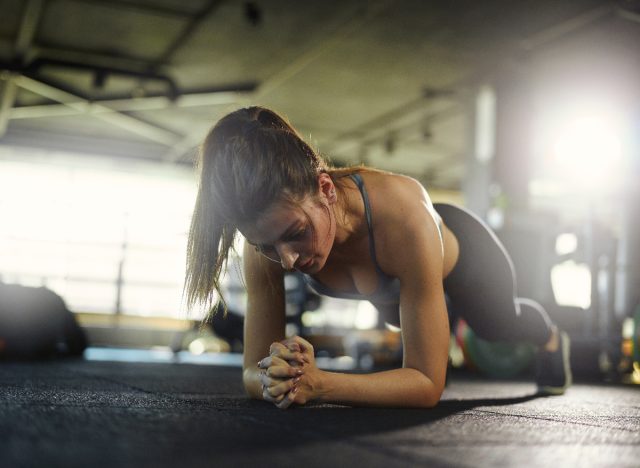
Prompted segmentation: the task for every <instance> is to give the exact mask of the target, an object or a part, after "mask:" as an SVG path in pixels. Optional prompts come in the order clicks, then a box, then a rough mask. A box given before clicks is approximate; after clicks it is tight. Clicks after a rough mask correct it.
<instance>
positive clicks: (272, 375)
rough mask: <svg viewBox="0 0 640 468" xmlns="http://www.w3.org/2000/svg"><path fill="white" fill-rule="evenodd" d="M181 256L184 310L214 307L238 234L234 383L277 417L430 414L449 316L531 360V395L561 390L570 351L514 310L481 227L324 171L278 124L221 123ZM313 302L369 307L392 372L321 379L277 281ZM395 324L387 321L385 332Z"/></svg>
mask: <svg viewBox="0 0 640 468" xmlns="http://www.w3.org/2000/svg"><path fill="white" fill-rule="evenodd" d="M199 166H200V167H199V169H200V184H199V190H198V196H197V201H196V205H195V210H194V214H193V219H192V224H191V230H190V235H189V243H188V261H187V279H186V284H185V288H186V292H187V302H188V305H189V306H192V305H194V304H196V303H198V302H199V303H203V304H206V305H212V304H211V303H212V301H213V297H214V293H215V292H218V293H220V284H219V278H220V275H221V272H222V271H223V269H224V266H225V263H226V259H227V255H228V252H229V250H230V248H232V245H233V242H234V237H235V235H236V234H237V233H240V234H242V236H244V238H245V240H246V242H245V248H244V253H243V259H244V273H245V280H246V286H247V292H248V306H247V313H246V318H245V328H244V333H245V339H244V346H245V349H244V366H243V367H244V373H243V381H244V385H245V389H246V391H247V393H248V394H249V395H250V396H251V397H252V398H257V399H264V400H266V401H270V402H272V403H274V404H275V405H276V406H278V407H279V408H287V407H289V406H290V405H292V404H300V405H302V404H305V403H307V402H310V401H324V402H334V403H341V404H347V405H356V406H389V407H433V406H435V405H436V404H437V403H438V401H439V399H440V396H441V394H442V391H443V389H444V385H445V375H446V370H447V360H448V350H449V338H450V330H449V320H448V313H447V304H446V301H445V293H446V295H447V298H448V300H449V306H450V307H451V308H452V309H453V310H454V311H455V313H456V315H458V316H461V317H463V318H464V319H465V320H466V321H467V323H468V324H469V325H470V326H471V328H472V329H473V330H474V331H475V333H476V334H477V335H479V336H480V337H482V338H485V339H488V340H496V341H512V342H513V341H523V342H530V343H534V344H536V345H538V346H539V347H540V352H539V356H538V361H539V362H538V364H539V365H538V375H537V383H538V386H539V388H540V390H541V391H544V392H546V393H563V392H564V390H565V389H566V388H567V387H568V386H569V385H570V383H571V375H570V370H569V361H568V359H569V341H568V337H567V335H566V334H565V333H561V332H559V331H558V329H557V327H555V326H554V325H553V324H552V323H551V321H550V320H549V317H548V316H547V314H546V312H545V311H544V309H543V308H542V307H541V306H540V305H539V304H537V303H535V302H534V301H531V300H527V299H520V298H516V297H515V280H514V273H513V266H512V263H511V260H510V259H509V257H508V255H507V253H506V251H505V250H504V248H503V247H502V245H501V244H500V242H499V241H498V239H497V237H496V236H495V234H493V233H492V232H491V231H490V230H489V229H488V228H487V226H486V225H485V224H484V223H483V222H482V221H481V220H480V219H478V218H477V217H476V216H474V215H473V214H471V213H470V212H468V211H466V210H464V209H461V208H458V207H455V206H452V205H446V204H441V205H433V204H432V203H431V201H430V199H429V196H428V194H427V192H426V191H425V189H424V188H423V187H422V186H421V185H420V184H419V183H418V182H417V181H416V180H414V179H411V178H409V177H405V176H401V175H396V174H391V173H387V172H381V171H377V170H373V169H369V168H364V167H356V168H349V169H335V168H331V167H329V166H328V165H327V163H326V162H325V161H324V160H323V158H322V157H320V155H318V154H317V153H316V152H315V151H314V150H313V149H312V148H311V147H310V146H309V145H308V144H307V143H305V142H304V141H303V140H302V138H300V136H299V135H298V133H297V132H296V131H295V130H294V128H293V127H292V126H291V125H290V124H289V123H288V122H287V121H286V120H285V119H284V118H282V117H280V116H279V115H278V114H276V113H275V112H273V111H271V110H268V109H265V108H260V107H251V108H247V109H240V110H238V111H235V112H233V113H231V114H229V115H227V116H225V117H224V118H222V119H221V120H220V121H219V122H218V123H217V124H216V125H215V126H214V127H213V129H212V130H211V131H210V133H209V134H208V136H207V138H206V139H205V141H204V143H203V145H202V149H201V154H200V161H199ZM291 270H299V271H300V272H302V273H303V274H304V275H305V277H306V278H307V280H308V283H309V285H310V286H311V287H313V288H314V289H315V290H316V291H317V292H319V293H321V294H326V295H331V296H336V297H344V298H353V299H362V300H369V301H371V302H372V303H373V304H374V305H375V306H376V307H377V308H378V309H379V310H380V311H381V313H383V314H384V317H385V318H386V320H387V321H389V322H394V321H395V322H396V323H397V324H398V325H399V326H400V328H401V330H402V341H403V347H404V348H403V364H402V368H399V369H393V370H388V371H384V372H374V373H370V374H358V375H355V374H345V373H333V372H327V371H323V370H320V369H318V368H317V367H316V365H315V360H314V354H313V347H312V346H311V344H310V343H309V342H307V341H306V340H304V339H303V338H301V337H297V336H296V337H292V338H288V339H285V300H284V286H283V277H284V272H285V271H291ZM394 319H395V320H394Z"/></svg>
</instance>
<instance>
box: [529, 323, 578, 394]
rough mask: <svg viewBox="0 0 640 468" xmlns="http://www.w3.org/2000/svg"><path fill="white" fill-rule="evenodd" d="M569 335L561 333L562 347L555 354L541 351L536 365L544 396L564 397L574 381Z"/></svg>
mask: <svg viewBox="0 0 640 468" xmlns="http://www.w3.org/2000/svg"><path fill="white" fill-rule="evenodd" d="M570 347H571V345H570V340H569V335H567V334H566V333H565V332H563V331H561V332H560V345H559V346H558V349H557V350H556V351H554V352H549V351H545V350H544V349H541V350H540V351H538V357H537V363H536V383H537V384H538V393H539V394H542V395H562V394H563V393H564V392H565V390H566V389H567V388H569V386H571V383H572V381H573V378H572V376H571V365H570V363H569V348H570Z"/></svg>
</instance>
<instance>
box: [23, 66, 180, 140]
mask: <svg viewBox="0 0 640 468" xmlns="http://www.w3.org/2000/svg"><path fill="white" fill-rule="evenodd" d="M15 82H16V84H17V85H18V86H19V87H21V88H23V89H26V90H28V91H31V92H32V93H35V94H38V95H40V96H43V97H46V98H47V99H51V100H52V101H57V102H59V103H61V104H64V105H65V106H68V107H70V108H72V109H75V110H77V111H79V112H82V113H91V109H92V108H94V109H96V110H98V112H96V113H94V114H92V115H94V116H95V117H96V118H98V119H100V120H103V121H104V122H108V123H110V124H112V125H114V126H117V127H120V128H122V129H124V130H127V131H129V132H131V133H134V134H136V135H138V136H141V137H144V138H147V139H149V140H152V141H155V142H157V143H161V144H163V145H166V146H172V145H174V144H176V142H177V141H179V139H180V135H178V134H176V133H174V132H171V131H169V130H166V129H164V128H161V127H158V126H156V125H152V124H150V123H147V122H145V121H143V120H140V119H137V118H135V117H132V116H130V115H127V114H122V113H120V112H111V110H109V111H105V112H102V113H101V112H99V110H101V108H103V107H104V106H102V105H100V104H95V103H91V102H89V101H87V100H86V99H84V98H82V97H80V96H76V95H75V94H72V93H69V92H67V91H63V90H61V89H58V88H56V87H54V86H51V85H48V84H46V83H43V82H41V81H38V80H35V79H33V78H29V77H26V76H18V77H16V78H15Z"/></svg>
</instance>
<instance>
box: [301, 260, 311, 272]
mask: <svg viewBox="0 0 640 468" xmlns="http://www.w3.org/2000/svg"><path fill="white" fill-rule="evenodd" d="M312 263H313V258H310V259H309V260H307V261H306V262H305V263H303V264H302V265H299V266H298V270H306V269H307V268H309V267H310V266H311V264H312Z"/></svg>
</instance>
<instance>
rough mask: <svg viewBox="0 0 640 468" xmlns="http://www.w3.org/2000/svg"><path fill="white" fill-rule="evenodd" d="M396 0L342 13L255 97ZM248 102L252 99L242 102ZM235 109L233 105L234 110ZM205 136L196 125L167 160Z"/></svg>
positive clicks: (258, 97)
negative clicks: (332, 26) (330, 30)
mask: <svg viewBox="0 0 640 468" xmlns="http://www.w3.org/2000/svg"><path fill="white" fill-rule="evenodd" d="M393 4H394V2H393V0H378V1H375V2H373V1H372V2H365V3H364V4H363V5H361V4H359V5H357V6H356V7H354V8H351V9H349V10H348V11H347V12H346V13H345V14H343V15H342V16H340V18H338V20H337V21H336V23H337V25H336V27H335V30H334V31H333V33H330V34H327V35H326V39H325V40H324V41H321V42H319V43H314V45H313V46H312V47H311V48H309V49H307V50H306V51H304V52H302V53H301V54H300V55H299V56H298V57H297V58H295V59H293V60H291V61H290V62H289V64H288V65H286V66H284V67H282V68H281V70H280V71H279V72H278V73H275V74H274V75H272V76H270V77H269V79H267V80H266V81H264V82H262V84H261V85H260V87H259V88H258V90H257V92H256V93H255V94H254V95H253V96H251V101H253V102H259V101H260V100H263V99H264V98H265V97H266V96H267V95H268V94H270V93H271V92H273V91H274V90H276V89H278V88H280V87H281V86H282V85H283V84H284V83H286V82H287V81H289V80H290V79H291V78H293V77H294V76H296V75H298V74H299V73H300V72H302V70H304V69H305V68H307V67H308V66H309V65H310V64H311V63H313V62H315V61H316V60H317V59H318V58H320V57H321V56H322V55H324V54H326V53H328V52H329V51H331V50H333V49H334V48H336V47H339V46H340V44H342V43H343V41H344V40H345V39H347V38H348V36H350V35H351V34H353V33H354V32H356V31H357V30H358V29H359V28H362V27H363V26H365V25H366V24H367V23H368V22H369V21H371V20H372V19H374V18H376V17H377V16H378V15H380V14H381V13H382V12H384V11H385V10H386V9H387V8H389V7H390V6H393ZM241 104H242V105H248V104H249V102H248V101H247V102H245V103H241ZM231 110H232V109H229V111H231ZM202 138H203V132H202V129H195V130H194V131H193V132H191V133H189V134H187V135H186V136H185V137H184V138H183V139H182V140H181V141H179V142H178V143H177V144H176V145H174V146H173V147H171V148H170V149H169V151H167V153H166V154H164V155H163V159H164V160H165V161H166V162H176V161H178V160H180V158H182V157H183V156H184V154H186V153H188V152H189V151H191V150H193V148H194V147H196V146H197V145H198V143H199V142H200V140H201V139H202Z"/></svg>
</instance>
